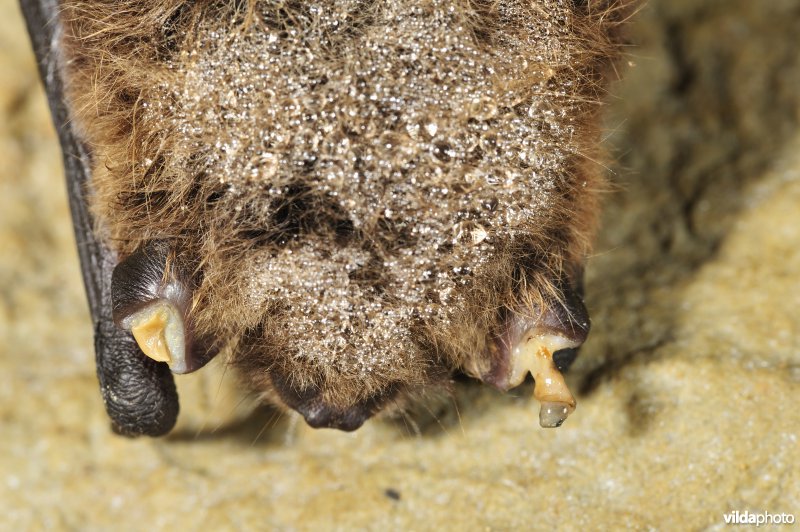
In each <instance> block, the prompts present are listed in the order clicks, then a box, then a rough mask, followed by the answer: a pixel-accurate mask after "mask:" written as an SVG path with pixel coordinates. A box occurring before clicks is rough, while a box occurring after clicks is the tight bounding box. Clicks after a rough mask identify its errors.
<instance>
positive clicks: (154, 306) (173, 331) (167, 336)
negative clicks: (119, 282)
mask: <svg viewBox="0 0 800 532" xmlns="http://www.w3.org/2000/svg"><path fill="white" fill-rule="evenodd" d="M123 325H124V327H126V328H127V329H128V330H130V331H131V334H133V338H134V339H135V340H136V343H137V344H138V345H139V348H140V349H141V350H142V352H143V353H144V354H145V355H146V356H148V357H150V358H152V359H153V360H155V361H157V362H166V363H167V364H169V369H170V370H172V372H173V373H185V372H186V370H187V368H186V354H185V350H186V348H185V338H184V326H183V316H182V315H181V314H180V312H179V311H178V309H177V308H176V307H175V305H173V304H172V303H171V302H170V301H168V300H166V299H160V300H157V301H154V302H153V303H151V304H149V305H147V306H146V307H144V308H143V309H141V310H139V311H138V312H136V313H135V314H133V315H131V316H130V317H129V318H128V319H126V320H125V322H123Z"/></svg>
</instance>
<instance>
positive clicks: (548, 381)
mask: <svg viewBox="0 0 800 532" xmlns="http://www.w3.org/2000/svg"><path fill="white" fill-rule="evenodd" d="M544 343H545V342H541V343H538V344H534V345H533V346H531V347H534V346H535V347H538V349H536V353H535V355H534V356H532V357H531V358H530V359H529V361H530V371H531V373H532V374H533V379H534V388H533V396H534V397H535V398H536V399H537V400H538V401H539V402H540V403H541V405H542V406H541V409H540V410H539V425H540V426H542V427H545V428H554V427H560V426H561V424H562V423H564V421H565V420H566V419H567V417H568V416H569V415H570V414H571V413H572V412H574V411H575V406H576V402H575V397H574V396H573V395H572V392H570V390H569V387H567V383H566V382H565V381H564V376H563V375H562V374H561V372H560V371H558V368H557V367H556V364H555V362H554V361H553V353H552V350H551V349H548V347H547V346H546V345H543V344H544Z"/></svg>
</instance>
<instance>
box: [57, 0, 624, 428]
mask: <svg viewBox="0 0 800 532" xmlns="http://www.w3.org/2000/svg"><path fill="white" fill-rule="evenodd" d="M64 4H65V7H64V12H63V13H64V14H63V16H64V20H65V21H66V27H67V28H68V31H67V34H66V42H67V47H66V53H67V54H68V56H69V57H70V58H71V61H70V62H69V63H68V64H69V67H68V71H69V73H68V78H69V80H70V83H69V86H68V89H69V98H70V103H71V109H72V110H73V114H74V116H75V120H76V121H77V123H78V124H79V127H80V129H81V131H82V135H84V137H85V139H86V142H87V144H88V145H89V146H90V147H91V150H92V153H93V159H94V162H95V168H94V171H93V176H92V196H91V202H92V209H93V212H94V214H95V216H96V219H97V220H98V232H99V234H101V235H102V238H103V239H104V240H105V241H106V242H108V245H109V246H110V247H111V248H112V249H114V250H115V251H116V252H117V253H118V255H119V257H120V258H121V259H122V260H121V262H120V265H119V266H118V267H117V271H116V272H115V277H114V285H113V297H114V303H113V305H114V318H115V321H116V323H117V324H118V325H119V326H120V327H122V328H124V329H127V330H130V331H131V332H132V334H133V335H134V337H135V338H136V340H137V341H138V343H139V346H140V347H141V348H142V350H143V352H144V353H145V354H148V355H149V356H151V357H153V358H155V359H156V360H162V361H165V362H167V363H169V364H170V367H171V368H172V369H173V371H174V372H186V371H193V370H195V369H198V368H199V367H201V366H202V365H203V364H204V363H205V362H206V361H208V360H210V359H211V358H212V357H213V356H214V355H215V354H216V353H217V352H218V351H220V350H223V351H224V352H226V353H228V355H227V356H228V362H229V363H230V364H231V365H233V366H234V367H236V368H238V369H239V370H240V374H241V375H242V376H243V378H244V379H245V380H246V381H247V382H248V383H249V384H250V385H251V386H252V388H253V389H254V390H255V391H256V392H257V393H259V394H260V395H262V396H263V397H264V398H265V400H267V401H270V402H274V403H277V404H279V405H283V406H286V407H289V408H292V409H294V410H297V411H298V412H300V413H301V414H302V415H303V416H304V417H305V419H306V420H307V421H308V423H309V424H311V425H312V426H327V427H335V428H340V429H344V430H352V429H355V428H357V427H358V426H360V425H361V424H362V423H363V422H364V420H366V419H367V418H369V417H370V416H371V415H373V414H375V413H376V412H378V411H380V410H382V409H385V408H387V407H389V408H392V407H402V406H403V404H404V402H405V400H406V399H407V398H408V397H410V396H413V395H415V394H419V393H425V391H426V390H428V389H430V388H431V387H437V386H446V385H447V383H448V381H449V377H450V376H451V375H452V373H453V372H455V371H462V372H466V373H468V374H470V375H473V376H475V377H478V378H480V379H482V380H484V381H486V382H488V383H490V384H492V385H495V386H497V387H499V388H501V389H507V388H510V387H512V386H515V385H517V384H519V383H520V382H521V381H522V380H523V379H524V378H525V376H526V375H527V374H528V372H531V373H533V374H534V378H535V379H536V382H537V385H536V392H535V393H536V395H537V397H538V398H539V399H540V400H541V401H542V402H543V404H544V407H543V409H542V414H541V418H540V420H541V421H542V424H543V425H546V426H555V425H558V424H560V423H561V422H562V421H563V419H564V418H565V417H566V415H567V414H568V413H569V412H571V410H572V408H574V406H575V401H574V398H573V397H572V396H571V394H569V391H568V390H567V389H566V386H565V385H564V383H563V379H562V378H561V375H560V373H559V371H558V369H563V367H564V366H566V365H567V364H568V362H569V361H570V360H571V358H573V357H574V348H576V347H577V346H579V345H580V344H581V343H582V342H583V341H584V339H585V337H586V334H587V333H588V329H589V320H588V316H587V315H586V311H585V309H584V307H583V304H582V302H581V298H580V289H579V284H580V277H581V271H582V265H583V261H584V258H585V256H586V253H587V252H588V247H589V240H590V237H591V233H592V230H593V227H594V223H595V217H596V210H597V208H596V204H597V201H596V196H597V192H598V191H599V190H600V189H601V188H602V182H601V179H600V177H599V171H598V165H597V164H596V163H593V162H592V160H593V159H594V157H595V156H596V155H597V152H598V150H597V147H596V144H597V126H596V124H595V122H596V109H597V107H598V105H597V103H598V101H599V98H600V96H601V95H602V81H603V76H604V73H605V69H606V67H607V66H608V63H609V60H610V57H611V55H612V53H613V51H614V49H615V48H614V33H615V31H616V30H615V28H616V27H617V24H618V22H619V20H620V19H621V18H622V15H621V13H622V7H623V6H622V3H621V2H605V3H602V2H600V3H581V2H564V1H560V0H559V1H557V0H537V1H535V2H530V1H521V0H500V1H476V0H459V1H455V2H453V1H438V0H433V1H419V0H413V1H412V0H393V1H391V2H375V1H370V0H316V1H303V2H272V1H256V0H252V1H246V2H244V1H243V2H224V3H194V2H185V1H177V0H172V1H168V2H158V3H155V2H147V1H144V0H126V1H125V2H122V4H124V6H122V7H121V6H120V2H116V1H115V2H111V1H105V2H91V3H84V2H80V1H76V0H67V1H66V2H64ZM600 4H603V5H602V6H600ZM553 353H556V356H555V357H554V356H553ZM559 366H560V368H559Z"/></svg>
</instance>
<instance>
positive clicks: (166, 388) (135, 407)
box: [95, 321, 178, 437]
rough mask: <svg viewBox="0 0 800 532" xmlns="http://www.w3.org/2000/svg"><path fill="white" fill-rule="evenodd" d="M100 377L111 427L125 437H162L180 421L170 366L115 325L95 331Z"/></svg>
mask: <svg viewBox="0 0 800 532" xmlns="http://www.w3.org/2000/svg"><path fill="white" fill-rule="evenodd" d="M95 356H96V361H97V378H98V379H99V381H100V391H101V393H102V395H103V403H104V404H105V407H106V412H108V416H109V417H110V418H111V424H112V428H113V429H114V431H115V432H117V433H118V434H122V435H124V436H130V437H136V436H163V435H165V434H167V433H168V432H169V431H170V430H172V427H173V426H175V421H176V420H177V418H178V392H177V390H176V389H175V382H174V381H173V378H172V373H171V372H170V370H169V368H168V367H167V364H165V363H163V362H156V361H155V360H152V359H150V358H148V357H146V356H145V355H144V353H142V351H141V350H140V349H139V346H138V345H137V344H136V340H134V338H133V336H132V335H131V334H130V333H129V332H127V331H123V330H120V329H118V328H117V327H116V326H115V325H114V323H113V322H111V321H108V322H107V323H100V324H99V325H98V326H97V328H96V329H95Z"/></svg>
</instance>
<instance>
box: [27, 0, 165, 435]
mask: <svg viewBox="0 0 800 532" xmlns="http://www.w3.org/2000/svg"><path fill="white" fill-rule="evenodd" d="M20 5H21V7H22V12H23V14H24V15H25V20H26V23H27V26H28V33H29V34H30V38H31V42H32V43H33V48H34V51H35V52H36V58H37V62H38V64H39V73H40V75H41V77H42V80H43V82H44V86H45V89H46V91H47V100H48V102H49V104H50V112H51V114H52V117H53V123H54V125H55V127H56V131H57V132H58V138H59V140H60V142H61V150H62V153H63V158H64V172H65V175H66V179H67V191H68V193H69V205H70V210H71V211H72V224H73V227H74V229H75V239H76V241H77V245H78V255H79V256H80V260H81V270H82V272H83V282H84V285H85V286H86V296H87V298H88V300H89V310H90V311H91V314H92V321H93V323H94V332H95V355H96V362H97V377H98V379H99V381H100V390H101V392H102V395H103V402H104V403H105V407H106V411H107V412H108V415H109V417H110V418H111V421H112V426H113V428H114V430H115V431H117V432H118V433H120V434H124V435H126V436H138V435H148V436H160V435H163V434H166V433H167V432H169V431H170V429H172V427H173V426H174V424H175V420H176V419H177V415H178V394H177V391H176V390H175V383H174V382H173V379H172V374H171V373H170V371H169V368H168V367H167V365H166V364H164V363H160V362H155V361H153V360H151V359H149V358H147V357H146V356H144V354H143V353H142V352H141V350H140V349H139V347H138V346H137V345H136V342H135V340H134V339H133V337H132V336H131V334H130V333H128V332H126V331H122V330H120V329H118V328H116V327H115V325H114V323H113V321H112V319H111V273H112V271H113V269H114V266H115V264H116V262H117V261H116V257H115V256H114V253H113V252H112V251H111V250H109V249H108V248H107V247H106V246H105V245H104V244H103V243H102V242H100V241H99V240H98V239H97V238H96V237H95V235H94V232H93V230H92V229H93V225H94V223H93V220H92V216H91V214H90V212H89V208H88V205H87V202H86V192H87V190H88V189H89V187H90V186H91V152H90V150H89V148H88V146H86V144H84V143H83V142H81V140H80V138H79V137H78V135H77V134H76V132H75V130H74V129H73V126H72V122H71V121H70V119H69V111H68V108H67V105H66V103H65V98H64V80H63V69H62V68H61V65H60V63H59V62H60V61H61V53H60V47H59V46H60V45H59V43H60V38H61V34H62V31H63V27H62V25H61V22H60V19H59V16H58V10H59V6H58V2H57V0H21V2H20Z"/></svg>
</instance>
